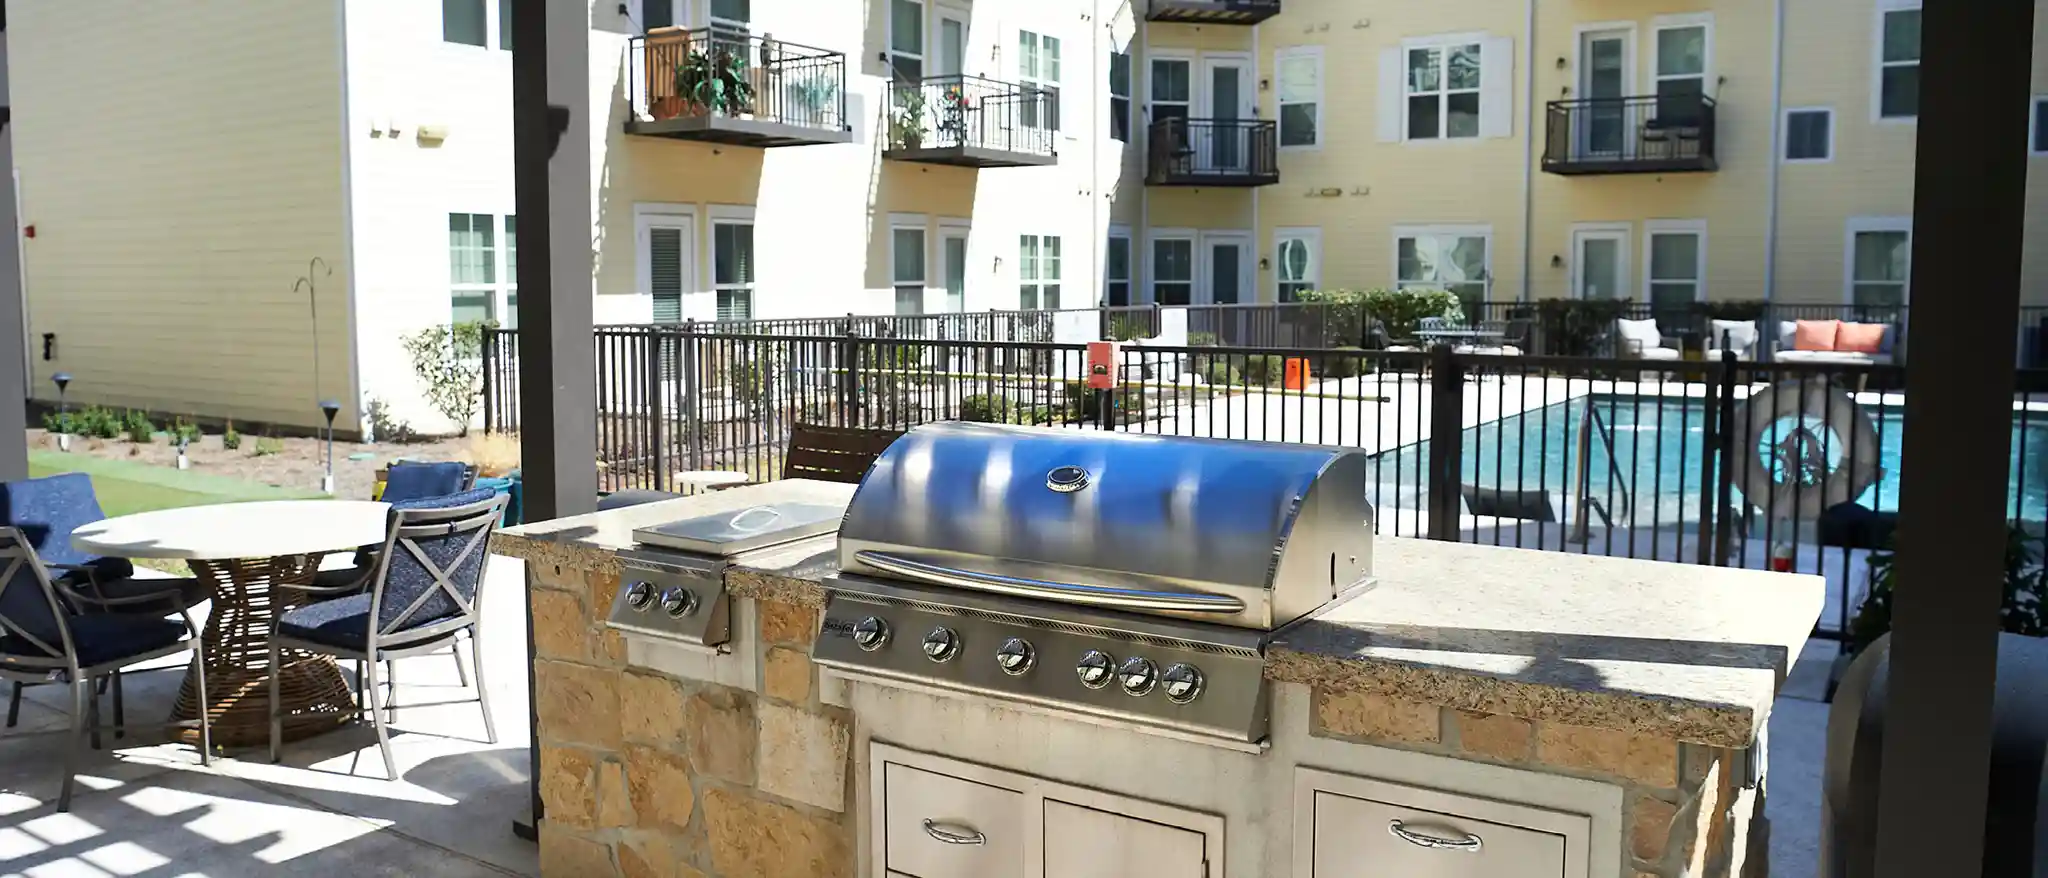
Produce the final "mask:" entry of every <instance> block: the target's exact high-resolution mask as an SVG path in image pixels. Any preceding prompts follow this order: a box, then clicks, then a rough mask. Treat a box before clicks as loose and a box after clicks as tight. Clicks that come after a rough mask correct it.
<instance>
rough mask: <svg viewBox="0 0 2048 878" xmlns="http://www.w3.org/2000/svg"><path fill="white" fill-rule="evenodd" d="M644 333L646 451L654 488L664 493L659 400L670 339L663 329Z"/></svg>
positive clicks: (664, 420) (664, 462) (665, 434)
mask: <svg viewBox="0 0 2048 878" xmlns="http://www.w3.org/2000/svg"><path fill="white" fill-rule="evenodd" d="M646 332H647V369H646V375H645V377H643V378H642V379H641V380H642V381H644V382H646V384H647V389H646V391H645V394H646V397H647V441H648V443H649V444H651V445H653V446H654V447H653V449H651V450H650V452H649V456H651V457H652V458H653V459H654V485H653V487H654V489H655V490H657V491H666V490H668V483H669V471H668V431H667V430H665V429H663V428H664V427H666V426H667V418H668V416H667V415H666V414H664V413H663V412H662V410H661V408H662V407H661V401H662V399H663V398H665V397H666V396H667V395H666V394H664V393H662V392H661V390H662V386H661V385H662V382H661V376H662V368H661V365H662V363H663V362H666V361H667V359H668V357H667V353H668V346H669V336H668V333H667V332H664V331H663V328H662V327H650V328H649V329H647V330H646Z"/></svg>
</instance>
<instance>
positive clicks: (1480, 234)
mask: <svg viewBox="0 0 2048 878" xmlns="http://www.w3.org/2000/svg"><path fill="white" fill-rule="evenodd" d="M1423 235H1433V236H1437V237H1447V238H1485V239H1486V266H1485V268H1484V269H1483V270H1484V271H1485V272H1486V288H1485V290H1483V291H1482V292H1483V293H1484V295H1482V296H1481V297H1480V298H1481V300H1482V301H1485V300H1488V299H1490V298H1491V297H1492V295H1493V281H1494V275H1493V255H1494V247H1493V226H1490V225H1485V224H1469V223H1468V224H1463V225H1457V224H1449V225H1397V226H1395V227H1394V234H1393V237H1392V238H1391V239H1390V240H1389V241H1388V244H1389V245H1390V249H1389V250H1388V256H1389V257H1391V258H1390V260H1389V267H1390V268H1391V269H1392V270H1393V273H1392V278H1393V287H1394V289H1401V288H1402V287H1401V284H1402V283H1403V281H1402V280H1401V239H1402V238H1414V237H1420V236H1423ZM1408 283H1411V284H1419V283H1422V282H1421V281H1409V282H1408ZM1426 289H1438V290H1441V289H1446V288H1445V287H1443V286H1435V287H1426Z"/></svg>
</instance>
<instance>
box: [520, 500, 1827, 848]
mask: <svg viewBox="0 0 2048 878" xmlns="http://www.w3.org/2000/svg"><path fill="white" fill-rule="evenodd" d="M853 491H854V487H853V486H851V485H840V484H830V483H823V482H809V481H802V480H790V481H783V482H777V483H771V484H766V485H755V486H747V487H741V488H736V489H732V490H728V491H723V492H718V493H711V494H704V495H699V496H694V497H689V498H685V499H680V500H671V501H666V502H662V503H656V504H650V505H644V506H637V507H630V508H624V509H618V510H613V511H608V512H600V513H595V514H592V515H585V516H578V517H573V518H567V519H560V520H555V521H547V522H540V523H536V524H531V525H527V526H524V527H519V528H512V529H509V530H507V531H504V532H502V533H500V534H499V535H498V536H497V537H496V538H495V540H494V542H493V550H494V551H495V552H497V553H499V554H503V555H507V556H512V557H518V558H522V559H524V560H525V561H526V570H527V580H528V585H529V597H530V609H531V611H532V619H533V637H534V672H535V678H536V697H535V708H536V711H537V715H538V723H539V740H540V765H539V773H540V783H541V789H542V796H543V799H544V801H545V804H546V814H545V819H544V820H543V822H542V825H541V865H542V871H543V874H544V875H546V876H549V878H555V876H562V878H570V876H590V875H598V876H602V875H626V876H692V878H694V876H700V875H703V876H716V878H741V876H772V878H783V876H811V875H817V876H875V878H882V876H894V875H901V876H910V878H952V876H958V875H965V876H972V878H1008V876H1031V878H1039V876H1060V878H1070V876H1090V878H1092V876H1105V878H1106V876H1155V875H1157V876H1188V878H1193V876H1198V875H1206V876H1210V878H1222V876H1230V878H1265V876H1270V878H1307V876H1315V878H1380V876H1387V878H1420V876H1429V878H1436V876H1461V878H1464V876H1470V878H1478V876H1503V878H1506V876H1514V878H1519V876H1545V878H1550V876H1570V878H1640V876H1681V875H1683V876H1733V875H1743V876H1750V875H1763V874H1764V870H1765V868H1766V866H1765V861H1766V858H1765V856H1764V853H1763V850H1764V836H1765V835H1766V832H1767V828H1766V826H1765V825H1764V821H1763V820H1762V798H1763V789H1762V783H1761V779H1762V774H1763V768H1764V764H1765V761H1764V758H1763V757H1764V745H1763V742H1762V741H1761V739H1760V735H1761V733H1762V730H1763V729H1764V728H1765V721H1766V719H1767V716H1768V713H1769V709H1770V705H1771V703H1772V699H1773V697H1774V696H1775V693H1776V691H1777V688H1778V686H1779V685H1780V683H1781V682H1782V680H1783V677H1784V673H1785V670H1786V669H1787V668H1789V667H1791V665H1792V663H1793V662H1794V661H1795V660H1796V659H1797V656H1798V651H1799V649H1800V646H1801V645H1802V644H1803V643H1804V642H1805V640H1806V636H1807V633H1808V632H1809V631H1810V630H1811V627H1812V625H1813V623H1814V621H1815V619H1816V618H1817V617H1818V615H1819V613H1820V609H1821V600H1822V596H1821V589H1822V585H1821V581H1820V579H1819V578H1817V577H1792V576H1785V575H1776V574H1767V573H1759V572H1751V571H1737V570H1724V569H1714V568H1705V567H1696V566H1684V565H1677V564H1658V563H1652V562H1642V561H1627V560H1612V559H1604V558H1592V557H1586V556H1580V555H1573V554H1566V553H1559V552H1538V551H1532V550H1516V549H1507V548H1494V547H1490V546H1474V545H1460V544H1452V543H1440V542H1426V541H1420V540H1409V539H1396V538H1387V537H1381V538H1378V539H1377V540H1375V541H1373V545H1372V546H1371V548H1370V551H1369V555H1368V556H1367V557H1368V560H1367V563H1368V564H1369V566H1370V568H1371V572H1372V574H1373V575H1374V577H1375V579H1376V581H1374V582H1370V583H1369V584H1367V585H1365V586H1363V587H1359V588H1355V589H1351V590H1348V591H1345V592H1344V593H1342V594H1340V595H1339V596H1338V597H1337V599H1336V600H1334V601H1331V602H1330V603H1329V604H1328V605H1327V606H1324V607H1322V608H1321V609H1319V610H1317V611H1316V612H1314V613H1313V614H1311V615H1310V617H1309V618H1306V619H1304V620H1302V621H1299V622H1297V623H1295V624H1293V625H1291V626H1288V627H1284V628H1281V629H1280V630H1278V631H1277V632H1272V633H1271V635H1270V642H1269V643H1267V644H1266V645H1265V646H1264V648H1263V650H1262V658H1260V659H1258V661H1260V663H1261V664H1260V665H1259V667H1260V675H1261V676H1263V678H1264V683H1263V684H1258V685H1261V686H1263V687H1264V690H1266V691H1269V692H1270V702H1269V705H1270V710H1269V714H1270V720H1269V721H1267V720H1266V719H1264V718H1262V719H1261V720H1260V722H1261V724H1262V725H1261V728H1260V729H1259V733H1260V735H1259V737H1258V738H1257V739H1256V740H1254V741H1246V742H1233V741H1231V740H1228V738H1227V737H1218V736H1210V735H1204V734H1191V733H1186V732H1185V731H1182V730H1176V729H1170V728H1146V727H1145V726H1144V725H1143V724H1142V723H1134V722H1119V721H1115V720H1113V719H1104V718H1103V717H1100V716H1092V715H1087V714H1085V713H1075V712H1073V711H1069V710H1065V709H1063V708H1061V707H1060V706H1058V705H1057V704H1050V703H1033V702H1031V701H1028V700H1006V699H1003V698H998V697H991V696H984V695H975V694H966V693H962V692H959V691H955V690H952V689H948V688H946V687H943V686H925V685H916V684H914V683H894V682H890V681H886V680H878V678H875V677H871V676H866V675H861V674H846V673H841V672H840V671H837V670H831V669H826V668H823V667H822V666H821V665H819V664H817V663H816V662H814V661H813V658H812V657H813V653H814V650H818V651H820V653H821V654H823V653H827V652H830V650H823V649H821V647H820V639H821V628H824V629H827V630H826V633H825V634H824V637H827V638H853V637H855V636H856V631H855V627H856V626H854V625H852V624H849V623H847V622H846V621H844V620H838V619H828V618H827V615H828V611H827V610H826V607H827V606H828V603H832V602H833V601H834V600H835V598H834V592H833V586H834V585H835V584H836V583H839V582H840V581H841V580H839V579H838V578H837V577H838V575H839V572H840V570H839V568H840V555H839V552H838V550H837V548H836V546H835V543H834V541H833V540H832V539H831V538H829V537H826V538H822V541H821V540H820V538H815V537H814V538H812V539H810V540H799V541H796V542H791V543H788V544H786V545H784V546H782V547H779V548H776V547H771V548H767V549H757V550H755V551H752V552H750V553H748V554H745V555H740V556H738V557H737V558H736V559H735V560H734V561H733V562H732V563H731V566H728V567H725V568H724V569H723V571H722V577H723V584H724V586H725V590H726V594H727V599H728V600H729V601H730V613H729V622H730V637H729V640H728V642H727V643H726V644H725V646H724V647H722V648H721V649H717V650H713V649H707V648H704V647H701V646H697V645H694V644H688V643H682V642H679V641H673V640H670V639H666V638H662V637H658V636H649V635H646V634H643V633H641V632H638V631H632V630H628V629H621V628H616V627H613V626H611V625H608V624H607V622H606V619H607V617H608V616H609V615H611V614H612V613H613V612H614V605H615V604H619V603H622V602H624V601H626V600H627V599H628V598H627V594H628V592H629V591H630V588H628V589H622V588H621V571H622V563H625V564H626V565H627V567H626V569H629V570H630V569H632V568H631V565H630V562H622V560H621V552H622V551H627V550H629V549H631V548H632V546H633V543H634V539H633V535H632V532H633V531H634V530H635V529H636V528H641V527H645V526H648V525H655V524H661V523H665V522H671V521H676V520H679V519H693V518H699V517H702V516H707V515H712V514H730V513H734V512H738V511H742V510H746V509H749V508H753V507H757V506H761V505H766V504H778V503H792V502H794V503H801V504H845V503H847V502H848V500H849V498H850V497H851V496H852V494H853ZM627 554H628V555H631V554H632V553H631V552H629V551H628V552H627ZM1332 563H1333V564H1334V563H1335V561H1334V560H1333V561H1332ZM637 575H638V573H629V575H628V578H629V579H630V578H631V577H632V576H637ZM1332 578H1335V577H1334V574H1333V577H1332ZM663 594H664V595H667V594H668V592H664V593H663ZM707 597H709V595H707ZM845 598H846V596H845V595H843V594H841V595H839V596H838V598H836V600H839V601H842V602H843V601H844V600H845ZM680 603H683V601H680V600H678V601H669V600H668V599H667V598H666V597H664V598H663V601H662V604H661V605H677V604H680ZM688 603H691V604H692V605H693V606H694V605H695V603H696V599H695V598H692V599H691V600H690V601H688ZM1069 627H1071V626H1069ZM960 630H962V631H971V630H972V629H970V628H969V627H967V625H965V624H963V625H962V626H961V627H960ZM1076 630H1078V629H1076ZM1069 633H1071V632H1069ZM921 634H924V631H923V630H922V629H921V628H920V629H919V630H909V629H908V628H905V629H904V630H902V631H900V632H899V634H898V637H897V641H898V642H900V643H903V644H906V645H907V648H909V649H912V650H916V649H918V648H919V647H920V644H919V640H918V638H919V635H921ZM934 634H936V632H934ZM880 639H881V640H884V641H886V640H888V638H887V637H886V636H884V637H882V638H880ZM934 639H935V638H934V637H933V636H926V638H925V640H924V641H923V644H922V648H923V651H924V652H925V654H926V655H927V656H930V657H932V658H933V659H934V661H937V660H938V655H939V653H940V652H942V651H943V649H942V648H943V647H944V646H945V644H944V643H940V644H939V645H937V646H935V645H934ZM862 642H866V641H862ZM1044 642H1045V641H1042V640H1041V643H1044ZM954 645H955V646H956V647H957V648H959V649H960V650H961V652H960V655H961V658H959V659H958V660H957V662H956V666H958V667H961V668H972V667H981V665H973V664H969V663H976V662H978V663H986V665H987V666H988V667H995V666H996V665H998V664H1000V666H1001V670H1002V673H1003V674H1009V673H1012V671H1011V669H1012V668H1013V667H1019V666H1021V667H1023V668H1025V669H1027V671H1028V670H1029V669H1031V668H1033V667H1034V663H1033V662H1032V661H1031V660H1030V656H1029V654H1028V653H1027V654H1026V656H1025V657H1024V658H1023V659H1021V660H1013V659H1016V656H1015V654H1014V651H1011V650H1010V649H1009V647H1010V645H1009V644H1008V643H1005V644H1004V652H1003V653H1001V654H998V653H997V648H996V645H995V644H991V643H983V642H975V641H974V639H973V635H972V634H969V635H968V638H967V642H966V643H965V644H957V643H956V644H954ZM1219 655H1220V653H1219ZM948 657H949V658H950V657H951V656H950V655H949V656H948ZM1203 661H1204V662H1205V663H1207V664H1205V667H1207V666H1211V665H1214V664H1215V663H1221V662H1223V661H1224V659H1222V658H1217V659H1214V660H1213V662H1211V661H1210V660H1208V659H1204V660H1203ZM1035 666H1036V668H1037V669H1038V670H1039V671H1042V672H1044V673H1047V674H1051V673H1054V672H1056V673H1057V674H1059V675H1060V676H1059V678H1058V679H1062V680H1069V681H1071V680H1073V679H1074V674H1075V671H1074V669H1073V659H1072V658H1071V657H1068V656H1060V657H1058V658H1057V660H1056V659H1055V657H1054V656H1053V654H1052V653H1051V652H1050V651H1046V652H1045V653H1044V655H1043V657H1042V658H1041V660H1040V661H1039V662H1037V663H1036V665H1035ZM1122 670H1123V668H1119V671H1122ZM1211 677H1212V678H1213V679H1211V680H1210V681H1209V683H1210V686H1211V687H1212V688H1216V689H1218V690H1219V691H1218V697H1219V698H1221V697H1223V693H1222V690H1223V689H1226V688H1228V687H1229V686H1232V685H1243V684H1244V683H1245V682H1246V681H1231V680H1226V679H1223V678H1222V676H1221V674H1219V673H1212V674H1211ZM1048 679H1051V678H1048ZM1082 679H1083V680H1084V682H1085V681H1086V680H1087V679H1088V675H1087V673H1086V671H1085V669H1084V670H1083V672H1082ZM1114 679H1115V681H1116V685H1113V686H1108V687H1107V689H1106V691H1108V692H1115V691H1116V690H1117V689H1118V688H1119V687H1121V686H1123V685H1125V683H1126V682H1129V683H1131V684H1132V685H1133V686H1134V687H1136V684H1137V683H1139V682H1144V683H1145V685H1144V686H1143V687H1136V688H1133V689H1131V690H1127V691H1137V688H1143V689H1147V690H1149V689H1151V688H1152V683H1151V682H1150V681H1149V680H1147V681H1140V680H1138V679H1137V678H1136V677H1135V676H1132V677H1128V678H1127V677H1126V676H1124V675H1122V674H1121V673H1120V674H1119V675H1118V676H1116V677H1115V678H1114ZM1187 680H1188V678H1186V677H1183V678H1181V682H1182V683H1183V684H1185V683H1186V682H1187ZM1193 680H1194V681H1195V685H1194V686H1193V688H1190V687H1188V686H1187V685H1181V686H1179V687H1177V688H1169V684H1170V680H1169V681H1162V682H1161V683H1160V684H1159V687H1158V689H1157V690H1156V691H1153V692H1149V693H1147V694H1150V695H1151V696H1152V698H1153V699H1164V698H1167V697H1169V696H1173V697H1175V702H1174V703H1185V702H1181V701H1180V700H1179V696H1182V695H1186V696H1188V697H1189V698H1190V700H1192V699H1193V697H1194V696H1193V695H1192V694H1191V693H1193V692H1196V691H1198V690H1200V688H1201V685H1200V683H1201V677H1199V676H1196V677H1194V678H1193ZM1254 682H1255V681H1254ZM1098 685H1099V684H1098ZM1159 703H1161V704H1163V703H1164V702H1159ZM1196 703H1198V704H1199V703H1201V702H1199V701H1198V702H1196Z"/></svg>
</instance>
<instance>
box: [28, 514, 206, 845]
mask: <svg viewBox="0 0 2048 878" xmlns="http://www.w3.org/2000/svg"><path fill="white" fill-rule="evenodd" d="M175 592H176V590H175V589H165V590H164V592H163V593H160V594H149V593H144V594H136V595H131V596H129V597H128V598H126V599H125V600H126V601H127V602H128V603H127V604H126V605H146V604H153V603H156V602H160V601H171V600H173V599H174V596H175ZM79 600H80V595H79V594H78V593H77V590H76V589H75V588H72V587H70V586H68V585H66V584H64V583H63V582H62V581H61V580H52V579H51V578H50V574H49V570H48V568H47V567H46V566H45V565H44V563H43V561H42V559H40V558H38V557H37V556H36V550H35V546H34V545H33V542H32V541H31V540H30V539H29V537H28V535H27V534H26V533H25V532H24V531H22V530H21V529H20V528H16V527H0V679H8V680H13V681H15V682H16V683H21V682H41V681H44V680H51V679H57V680H61V681H63V682H65V683H68V684H70V686H71V730H70V735H71V741H70V746H68V747H67V748H66V749H65V751H64V786H63V788H62V791H61V792H59V793H58V794H57V810H58V811H60V812H63V811H69V810H71V788H72V786H73V785H74V784H75V782H76V779H77V774H78V757H79V749H80V745H81V744H82V743H84V740H83V739H85V738H87V737H88V736H89V735H90V734H97V732H98V731H99V714H100V700H99V694H98V692H97V691H96V689H95V687H94V683H95V682H96V681H98V680H101V679H104V678H107V677H110V676H112V675H114V674H117V673H119V672H120V671H121V670H122V669H124V668H128V667H132V666H134V665H136V664H139V663H142V662H146V661H150V660H153V659H158V658H162V657H164V656H168V655H175V654H177V653H180V652H185V651H188V650H189V651H191V652H192V654H193V663H192V667H193V669H194V671H193V673H195V674H197V682H198V685H199V690H200V691H202V692H204V691H205V690H206V661H205V655H204V651H205V646H204V645H202V644H201V642H200V639H199V628H198V627H197V626H195V625H193V624H192V614H191V612H190V611H189V610H182V609H181V610H179V612H178V615H179V616H180V620H178V621H173V620H170V619H165V618H161V617H154V616H150V615H148V614H146V613H91V614H87V613H80V612H78V611H77V610H76V609H75V607H77V606H78V603H79ZM117 605H118V604H117ZM198 713H199V718H198V721H197V722H198V726H199V764H201V765H205V764H207V762H208V761H209V759H210V756H209V754H210V753H211V752H212V751H213V726H212V724H211V722H210V721H209V720H208V719H207V712H206V711H204V710H202V711H199V712H198ZM173 725H176V726H179V727H183V726H184V725H185V724H184V723H176V724H173Z"/></svg>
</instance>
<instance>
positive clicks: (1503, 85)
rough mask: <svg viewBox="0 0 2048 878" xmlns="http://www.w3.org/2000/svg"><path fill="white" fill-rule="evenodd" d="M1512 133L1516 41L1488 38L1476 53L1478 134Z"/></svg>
mask: <svg viewBox="0 0 2048 878" xmlns="http://www.w3.org/2000/svg"><path fill="white" fill-rule="evenodd" d="M1514 133H1515V41H1514V40H1513V39H1512V38H1509V37H1488V38H1487V40H1486V43H1485V48H1483V49H1481V50H1480V52H1479V136H1480V137H1507V136H1509V135H1512V134H1514Z"/></svg>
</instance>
